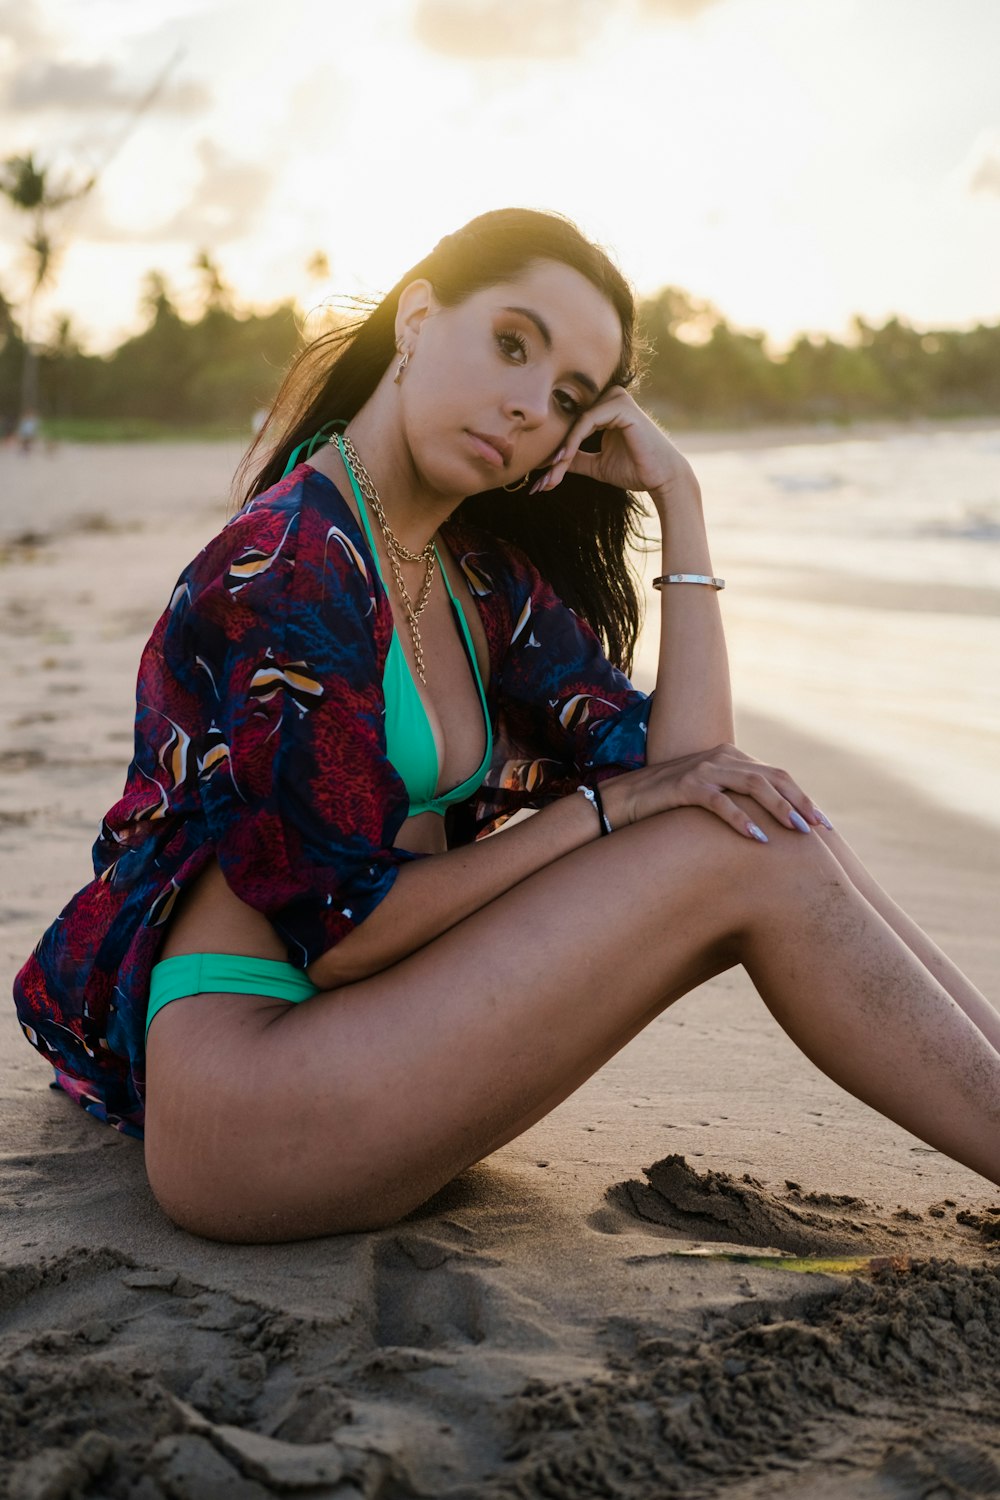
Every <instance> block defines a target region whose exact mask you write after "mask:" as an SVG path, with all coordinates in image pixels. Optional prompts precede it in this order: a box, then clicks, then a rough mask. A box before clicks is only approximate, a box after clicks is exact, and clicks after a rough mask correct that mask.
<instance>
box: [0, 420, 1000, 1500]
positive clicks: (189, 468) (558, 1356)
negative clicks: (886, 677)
mask: <svg viewBox="0 0 1000 1500" xmlns="http://www.w3.org/2000/svg"><path fill="white" fill-rule="evenodd" d="M712 437H713V441H715V442H716V443H718V442H722V441H725V438H724V437H720V436H719V435H712ZM745 440H746V435H745V434H741V435H740V438H739V441H745ZM237 456H238V455H237V453H236V451H235V449H232V448H230V449H227V448H226V447H225V446H218V447H212V448H199V447H197V446H194V445H193V446H191V447H183V448H176V449H174V448H162V447H140V446H136V447H132V448H120V449H115V450H107V449H96V448H91V449H84V448H72V447H65V448H63V449H61V450H60V451H59V452H58V453H56V454H54V455H52V456H46V455H41V454H40V455H35V456H33V457H32V458H31V459H30V460H23V459H21V458H20V457H19V456H18V455H16V454H13V453H11V452H10V451H0V493H2V494H3V497H4V498H3V511H2V513H0V544H2V547H0V559H2V562H0V632H2V635H3V640H4V644H5V647H6V649H5V651H4V653H3V665H2V668H0V670H2V672H3V694H2V697H0V770H2V777H0V853H2V856H3V858H2V866H0V868H2V871H3V875H2V892H0V910H2V917H3V920H2V928H0V953H2V959H3V971H4V974H5V976H7V977H9V976H10V975H12V973H13V971H14V970H15V968H16V967H17V966H19V964H20V963H21V961H22V960H23V958H24V956H25V955H26V953H27V952H28V950H29V949H30V947H31V945H32V943H33V942H34V941H35V939H36V938H37V936H38V935H39V933H40V932H41V930H42V928H43V927H44V926H45V925H46V924H47V923H48V922H49V921H50V920H51V918H52V917H53V916H54V914H55V912H56V911H57V910H58V908H59V906H60V905H61V904H62V902H63V901H64V900H65V899H66V897H67V896H68V895H69V894H70V893H71V892H72V890H74V889H75V888H76V886H77V885H78V884H80V883H81V882H82V881H83V880H84V879H85V878H86V877H87V873H88V859H89V845H90V842H91V840H92V838H93V836H94V833H95V831H96V825H97V822H98V820H99V818H100V815H101V813H102V812H103V811H104V810H105V808H106V806H107V805H109V804H110V803H111V802H112V801H113V800H114V799H115V797H116V796H117V794H118V791H119V789H120V785H121V781H122V778H123V774H124V767H125V764H126V762H127V759H128V754H129V744H130V739H131V717H130V703H131V695H132V691H133V685H134V677H135V667H136V662H137V659H138V652H139V648H140V646H141V644H142V640H143V638H144V635H145V632H146V630H147V629H148V627H149V625H150V623H151V622H152V620H153V618H154V617H155V615H156V614H157V613H158V611H159V609H160V607H161V605H162V602H163V600H164V599H165V598H166V597H167V595H168V594H169V588H170V585H171V583H172V581H173V578H174V576H175V574H176V572H177V571H179V569H180V567H182V566H183V564H184V563H185V562H186V561H187V560H188V558H189V557H190V555H191V554H192V553H193V551H194V550H196V549H197V547H198V546H199V545H200V544H201V542H202V541H203V540H204V539H205V538H206V537H207V536H208V535H210V534H211V532H212V531H213V530H214V529H215V528H216V527H217V526H218V525H219V523H220V522H221V520H222V519H223V518H224V515H225V513H226V506H225V496H226V494H227V491H228V483H229V476H230V474H231V471H232V468H233V465H234V462H235V459H236V457H237ZM831 586H832V585H831ZM782 588H783V600H784V602H785V603H790V604H794V600H795V598H796V597H801V598H802V599H803V600H806V599H811V598H813V595H812V593H811V589H812V584H811V582H810V580H809V579H808V577H803V578H801V579H800V580H799V584H798V588H799V595H798V596H797V595H796V582H795V579H794V577H790V576H789V575H788V574H787V573H786V574H785V576H784V578H783V584H782ZM852 588H853V590H854V594H853V595H852V598H851V599H850V600H849V601H847V602H848V603H850V604H851V605H852V606H853V605H854V604H859V605H863V606H864V607H866V608H867V607H870V608H884V609H891V608H893V607H899V608H903V607H905V608H907V609H909V608H911V607H915V606H916V605H917V604H918V603H920V601H917V600H907V601H906V603H905V605H903V604H900V602H899V601H898V600H897V601H896V604H895V606H894V605H892V604H889V605H886V604H885V603H884V596H882V595H881V594H880V593H879V591H878V590H877V589H875V588H874V587H873V588H872V589H871V591H870V592H869V593H868V594H865V593H864V581H863V580H855V581H854V582H853V584H852ZM859 591H860V594H859ZM834 602H837V601H834ZM840 602H843V601H840ZM921 607H923V608H926V609H933V608H934V607H935V601H934V598H933V597H932V596H931V597H928V596H927V594H926V592H925V594H924V595H923V596H922V605H921ZM849 707H850V705H849V704H845V705H843V711H844V712H845V713H847V712H848V711H849ZM739 733H740V740H741V743H743V744H744V745H745V747H746V748H747V749H748V750H750V751H751V752H752V753H754V754H757V755H760V756H762V757H763V758H767V759H773V760H779V759H780V761H782V762H784V763H787V764H788V765H789V766H790V767H791V768H793V769H794V770H795V772H796V774H797V775H799V777H800V779H801V780H803V782H804V783H805V784H807V785H808V787H809V789H810V790H811V791H812V792H813V793H814V794H815V795H816V797H817V800H819V801H820V804H821V806H823V807H824V809H825V810H826V811H827V813H828V814H829V815H830V816H831V818H832V819H833V821H834V822H835V823H836V824H837V825H838V826H839V827H840V828H841V830H842V831H843V832H844V833H845V835H846V836H847V837H848V838H849V839H850V840H851V842H852V843H853V844H854V845H855V847H856V848H857V849H858V851H859V853H860V854H861V855H862V857H863V858H864V859H865V861H866V862H867V863H868V865H869V866H870V868H871V869H872V870H873V871H874V872H875V874H876V875H877V876H878V878H879V879H881V880H882V882H883V884H885V885H886V887H887V888H888V889H889V890H890V891H891V892H892V893H893V895H895V897H896V898H897V899H898V900H900V901H901V903H902V904H903V905H904V907H906V908H907V910H909V911H911V912H912V913H913V915H914V916H915V917H916V918H917V920H918V921H920V922H921V923H922V924H923V925H924V926H925V927H926V928H927V930H928V931H929V932H930V933H931V934H932V935H933V936H934V937H935V938H936V939H937V940H938V941H940V942H941V943H942V945H943V946H944V947H945V948H946V950H947V951H948V952H950V953H951V955H952V956H953V957H954V958H955V959H956V960H957V961H958V962H959V963H960V964H961V965H962V966H963V967H964V968H965V970H966V971H967V972H968V973H969V975H970V977H971V978H972V979H973V980H974V981H975V982H976V983H977V984H979V985H980V987H981V988H983V989H984V991H985V992H986V993H987V994H989V995H991V996H992V997H994V999H996V997H998V996H1000V932H998V928H997V922H996V891H997V888H998V882H997V876H998V874H1000V850H998V840H997V835H996V831H995V827H991V826H990V825H989V824H988V823H986V822H984V821H982V820H981V819H979V818H977V817H973V816H968V815H966V814H963V812H961V811H960V810H958V809H956V808H955V807H954V806H948V805H945V804H944V803H943V802H942V801H940V800H937V799H933V798H931V797H930V796H927V795H925V794H924V793H923V792H921V790H920V789H919V788H915V787H914V785H912V784H910V783H906V782H904V781H901V780H899V779H896V778H894V777H893V776H892V775H890V774H889V773H888V772H887V770H886V769H885V767H884V765H880V764H879V763H878V761H877V759H874V758H872V757H871V756H870V755H867V754H865V755H861V754H858V753H852V752H851V751H849V750H847V749H845V748H843V746H841V745H839V744H836V745H834V744H831V743H830V741H829V740H828V739H826V738H825V737H824V738H823V739H822V740H820V739H816V738H811V737H810V736H809V735H807V734H806V733H804V732H803V731H802V730H801V729H798V730H796V729H793V728H790V727H789V725H788V723H787V722H782V721H780V720H779V719H776V718H774V717H768V716H765V715H761V714H760V713H759V712H755V711H754V709H753V704H752V703H747V702H746V701H741V708H740V724H739ZM48 1078H49V1074H48V1069H47V1068H46V1066H45V1064H44V1063H43V1062H42V1061H41V1060H40V1059H39V1058H37V1057H36V1055H35V1054H34V1053H33V1052H32V1050H31V1049H30V1048H29V1047H28V1045H27V1043H26V1042H25V1041H24V1040H23V1038H22V1037H21V1035H20V1032H19V1029H18V1027H17V1025H16V1022H15V1018H14V1014H13V1008H12V1006H9V1007H8V1008H6V1009H5V1010H4V1009H0V1194H2V1203H3V1214H2V1217H0V1494H2V1493H7V1494H9V1495H11V1496H13V1497H25V1500H27V1497H32V1500H35V1497H45V1500H57V1497H66V1500H69V1497H76V1496H94V1497H111V1500H118V1497H138V1500H159V1497H164V1496H166V1497H175V1500H217V1497H230V1496H231V1497H234V1500H236V1497H244V1496H247V1497H255V1496H264V1495H290V1494H301V1495H308V1496H317V1497H320V1496H322V1497H328V1496H331V1497H332V1496H335V1497H338V1500H348V1497H351V1500H354V1497H359V1496H363V1497H378V1500H396V1497H412V1496H421V1497H424V1496H426V1497H467V1500H474V1497H476V1500H478V1497H497V1500H499V1497H515V1496H522V1497H527V1496H547V1497H560V1500H561V1497H565V1500H571V1497H572V1500H576V1497H580V1496H608V1497H619V1496H621V1497H630V1500H631V1497H636V1500H640V1497H641V1500H650V1497H658V1496H679V1497H685V1500H689V1497H690V1500H694V1497H699V1496H726V1497H727V1500H763V1497H765V1496H766V1497H769V1500H770V1497H779V1500H786V1497H795V1500H847V1497H851V1500H876V1497H877V1500H885V1497H911V1496H912V1497H917V1496H920V1497H925V1500H930V1497H934V1500H937V1497H946V1496H947V1497H952V1496H979V1495H1000V1426H998V1419H1000V1394H998V1391H1000V1378H998V1377H1000V1356H998V1353H997V1351H998V1349H1000V1192H998V1191H996V1190H993V1189H991V1188H990V1186H989V1184H987V1183H985V1182H984V1181H983V1179H981V1178H979V1177H977V1176H975V1175H974V1174H973V1173H971V1172H969V1171H967V1170H965V1169H964V1168H962V1167H959V1166H957V1165H956V1164H954V1163H952V1162H950V1161H948V1160H947V1159H945V1158H943V1157H942V1156H940V1155H939V1154H938V1153H936V1152H934V1151H932V1150H930V1149H929V1148H927V1147H925V1146H923V1145H922V1144H921V1143H920V1142H918V1141H916V1140H915V1139H914V1138H913V1137H911V1136H909V1135H907V1134H906V1133H905V1132H904V1131H902V1130H900V1129H898V1128H897V1127H895V1126H893V1125H891V1124H890V1123H889V1122H887V1121H885V1120H882V1119H881V1118H880V1117H879V1116H877V1115H875V1114H874V1113H872V1112H871V1111H870V1110H868V1109H866V1108H865V1107H864V1106H863V1105H861V1104H859V1103H857V1102H856V1101H855V1100H853V1099H852V1098H850V1097H849V1096H847V1095H846V1094H844V1093H843V1092H842V1091H841V1090H839V1089H838V1088H837V1087H836V1086H835V1085H833V1084H832V1083H830V1082H828V1081H827V1080H826V1079H825V1078H824V1077H822V1075H820V1074H819V1073H817V1071H816V1070H815V1069H814V1068H813V1067H812V1066H811V1064H809V1063H808V1062H807V1061H806V1059H805V1058H804V1057H802V1056H801V1055H800V1054H799V1053H798V1052H797V1051H796V1050H795V1048H794V1047H793V1046H792V1044H791V1043H790V1042H789V1041H788V1040H787V1038H786V1037H785V1036H784V1035H783V1033H782V1032H781V1031H780V1030H779V1029H778V1028H777V1026H776V1025H775V1023H774V1022H773V1021H772V1020H771V1018H770V1016H769V1015H768V1013H767V1012H766V1010H765V1009H764V1007H763V1005H762V1003H761V1002H760V1001H759V1000H758V998H757V997H756V996H755V994H754V993H753V991H752V989H751V988H750V986H749V984H748V983H747V981H746V980H745V978H744V977H743V975H742V974H741V973H739V972H733V973H730V974H727V975H724V976H722V977H720V978H719V979H717V980H715V981H713V982H712V983H711V984H709V985H707V986H705V987H703V988H702V989H701V990H699V991H698V992H696V993H695V994H692V995H690V996H688V997H686V998H685V999H684V1000H683V1001H681V1002H679V1003H678V1004H677V1005H676V1006H674V1007H673V1008H672V1009H671V1010H670V1011H668V1012H666V1013H665V1014H664V1015H663V1016H661V1017H660V1018H659V1019H658V1020H657V1021H655V1022H654V1023H653V1024H652V1025H651V1026H649V1027H648V1028H647V1029H646V1030H645V1031H644V1032H643V1033H642V1034H641V1035H640V1036H639V1037H637V1038H636V1039H635V1040H634V1041H633V1042H632V1043H630V1044H629V1046H628V1047H626V1048H624V1049H623V1050H622V1051H621V1052H620V1053H619V1054H618V1056H617V1057H616V1058H614V1059H613V1060H612V1061H611V1062H610V1063H609V1064H607V1065H606V1066H605V1068H603V1069H602V1070H601V1072H600V1073H599V1074H598V1075H596V1076H595V1077H594V1078H592V1079H591V1080H590V1081H589V1082H588V1083H587V1084H586V1085H585V1086H584V1087H583V1088H582V1089H580V1090H579V1091H578V1092H577V1093H576V1094H575V1095H574V1096H573V1097H572V1098H571V1099H569V1100H567V1101H566V1102H565V1103H564V1104H563V1105H562V1106H560V1107H559V1109H557V1110H556V1111H554V1112H553V1113H552V1114H551V1115H549V1116H548V1117H547V1118H546V1119H545V1120H544V1121H542V1122H541V1123H540V1124H538V1125H536V1126H535V1127H534V1128H533V1129H532V1130H530V1131H529V1132H527V1133H526V1134H525V1135H523V1136H522V1137H521V1138H520V1139H518V1140H517V1141H515V1142H512V1143H511V1144H510V1145H509V1146H507V1147H505V1148H504V1149H503V1150H501V1151H499V1152H497V1153H496V1155H495V1156H493V1157H491V1158H490V1159H489V1161H487V1162H485V1163H482V1164H480V1165H479V1166H478V1167H476V1168H474V1169H473V1170H471V1171H469V1172H466V1173H464V1174H463V1175H462V1176H461V1177H459V1178H458V1179H456V1180H455V1181H454V1182H453V1183H451V1184H450V1185H449V1186H448V1187H447V1188H446V1189H444V1190H443V1191H442V1192H441V1193H439V1194H438V1195H437V1196H436V1197H435V1198H434V1199H432V1200H431V1201H430V1202H429V1203H427V1204H425V1205H424V1206H423V1207H422V1208H421V1209H420V1210H419V1211H418V1212H416V1213H415V1214H412V1215H411V1216H410V1217H409V1218H408V1219H407V1220H406V1221H405V1222H404V1223H402V1224H400V1225H398V1226H396V1227H394V1228H392V1229H388V1230H384V1231H381V1232H379V1233H374V1234H365V1235H350V1236H343V1237H338V1238H331V1239H326V1240H317V1241H312V1242H308V1243H304V1244H293V1245H278V1246H264V1247H260V1246H255V1247H241V1246H227V1245H217V1244H212V1243H209V1242H206V1241H202V1240H199V1239H196V1238H194V1237H193V1236H191V1235H188V1234H186V1233H183V1232H182V1231H180V1230H178V1229H176V1228H175V1227H174V1226H173V1225H172V1224H171V1223H170V1222H169V1221H167V1220H166V1219H165V1217H164V1216H163V1215H162V1213H161V1212H160V1210H159V1209H158V1207H157V1205H156V1203H155V1201H154V1200H153V1198H152V1196H151V1194H150V1192H149V1189H148V1186H147V1184H146V1180H145V1174H144V1170H143V1161H142V1147H141V1144H140V1143H138V1142H136V1141H134V1140H130V1139H127V1138H125V1137H123V1136H121V1135H118V1134H117V1133H116V1132H114V1131H112V1130H110V1129H108V1128H107V1127H106V1126H102V1125H99V1124H97V1123H96V1122H94V1121H92V1120H90V1119H89V1118H88V1117H87V1116H86V1115H84V1113H83V1112H82V1111H81V1110H80V1109H79V1108H78V1107H77V1106H76V1105H74V1104H73V1103H72V1102H71V1101H69V1100H68V1099H67V1098H66V1097H65V1096H63V1095H61V1094H59V1093H57V1092H53V1091H52V1090H50V1089H49V1088H48V1086H47V1085H48ZM796 1258H797V1259H796Z"/></svg>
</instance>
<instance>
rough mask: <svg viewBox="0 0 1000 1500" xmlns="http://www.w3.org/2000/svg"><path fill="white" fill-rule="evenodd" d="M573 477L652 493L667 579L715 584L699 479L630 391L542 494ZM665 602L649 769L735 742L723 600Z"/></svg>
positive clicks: (566, 457)
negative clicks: (593, 448)
mask: <svg viewBox="0 0 1000 1500" xmlns="http://www.w3.org/2000/svg"><path fill="white" fill-rule="evenodd" d="M597 431H600V432H601V450H600V452H599V453H587V452H584V451H582V450H581V448H580V444H581V443H582V442H583V441H584V440H585V439H586V438H588V437H590V436H591V435H592V434H593V433H595V432H597ZM567 472H573V473H576V474H587V475H589V476H590V477H591V478H592V479H597V480H600V481H601V482H602V483H604V484H610V485H615V486H616V487H618V488H620V489H627V490H645V491H646V492H647V493H648V494H649V497H650V499H651V500H652V502H653V504H654V505H655V507H656V511H657V514H658V515H659V517H660V526H661V533H662V537H663V564H662V568H661V570H660V571H661V572H663V573H702V574H706V575H708V576H712V562H711V557H710V555H709V546H708V537H707V534H706V531H705V518H704V512H703V509H702V502H701V487H700V485H699V484H698V480H697V478H696V477H695V473H694V470H693V469H692V467H691V465H690V464H689V463H688V461H687V459H686V458H685V457H684V456H683V454H681V453H680V452H678V450H677V449H676V448H675V447H674V445H673V444H672V443H671V442H670V440H669V438H668V437H667V436H666V434H665V433H664V432H662V431H661V429H660V428H659V427H658V426H657V424H656V423H655V422H654V421H653V419H652V417H650V416H649V415H648V414H647V413H646V412H644V411H643V410H642V409H641V407H639V406H638V405H637V404H636V402H635V400H634V399H633V398H632V396H630V395H629V393H628V392H627V391H626V390H625V389H624V388H623V387H621V386H613V387H612V388H611V389H610V390H609V391H607V392H606V393H605V394H604V395H603V396H602V397H601V398H600V400H598V401H596V402H595V403H594V405H593V406H591V407H589V408H588V410H587V411H586V412H584V413H583V415H582V416H581V417H580V418H579V419H578V420H577V422H576V423H575V424H574V426H573V428H572V429H571V431H570V433H569V435H568V437H567V439H566V443H565V445H564V446H563V448H562V449H561V450H560V454H559V456H558V459H557V461H556V462H554V463H553V464H552V465H551V467H550V469H549V472H548V474H547V475H546V476H545V478H544V479H542V480H541V481H540V482H539V483H538V484H537V485H536V486H535V488H536V489H538V490H546V489H553V488H555V486H556V485H557V484H558V483H559V482H560V480H561V479H562V478H563V475H564V474H566V473H567ZM660 599H661V603H660V651H659V661H658V665H657V672H656V692H655V693H654V695H653V705H652V709H651V711H650V715H649V730H648V735H647V741H646V759H647V762H648V763H649V764H655V763H659V762H663V761H668V760H676V759H677V758H678V757H679V756H683V755H689V754H691V753H692V752H694V751H698V750H706V749H709V748H711V747H713V746H715V745H722V744H731V743H732V742H733V739H734V738H735V730H734V725H733V704H732V693H731V689H730V684H729V662H728V658H727V655H726V640H725V635H724V633H723V628H722V613H721V610H720V608H719V595H718V591H717V590H716V589H714V588H712V587H711V586H710V585H706V584H686V583H677V584H665V585H664V586H663V588H662V589H661V591H660Z"/></svg>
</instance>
